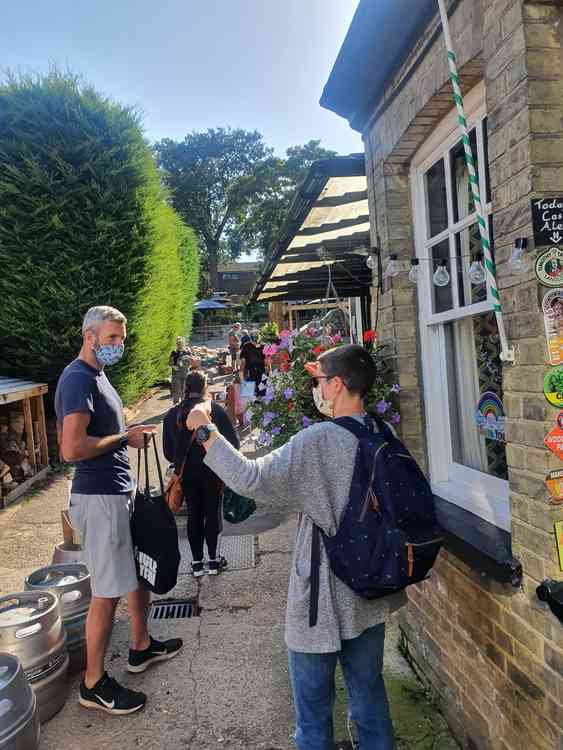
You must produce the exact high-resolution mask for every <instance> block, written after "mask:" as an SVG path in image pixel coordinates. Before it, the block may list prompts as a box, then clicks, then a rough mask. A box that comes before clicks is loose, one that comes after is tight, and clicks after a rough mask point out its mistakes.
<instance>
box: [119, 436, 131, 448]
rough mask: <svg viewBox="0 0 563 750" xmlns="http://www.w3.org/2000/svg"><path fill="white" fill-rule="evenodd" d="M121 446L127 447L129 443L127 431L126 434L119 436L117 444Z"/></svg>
mask: <svg viewBox="0 0 563 750" xmlns="http://www.w3.org/2000/svg"><path fill="white" fill-rule="evenodd" d="M117 445H118V446H119V448H126V447H127V446H128V445H129V435H128V434H127V433H125V435H122V436H121V437H120V438H119V443H118V444H117Z"/></svg>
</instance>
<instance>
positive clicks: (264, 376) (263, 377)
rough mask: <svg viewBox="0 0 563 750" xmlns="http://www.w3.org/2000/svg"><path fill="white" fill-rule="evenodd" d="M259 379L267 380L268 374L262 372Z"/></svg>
mask: <svg viewBox="0 0 563 750" xmlns="http://www.w3.org/2000/svg"><path fill="white" fill-rule="evenodd" d="M260 380H268V376H267V375H266V373H263V374H262V377H261V378H260Z"/></svg>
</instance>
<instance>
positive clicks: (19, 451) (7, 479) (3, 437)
mask: <svg viewBox="0 0 563 750" xmlns="http://www.w3.org/2000/svg"><path fill="white" fill-rule="evenodd" d="M23 432H24V416H23V414H22V412H20V411H10V412H9V414H8V415H7V416H4V415H3V416H0V495H7V494H8V493H9V492H10V491H11V490H13V489H15V487H17V486H18V484H20V483H21V482H24V481H25V480H26V479H28V478H29V477H30V476H32V475H33V468H32V466H31V463H30V461H29V455H28V451H27V447H26V443H25V440H24V439H23Z"/></svg>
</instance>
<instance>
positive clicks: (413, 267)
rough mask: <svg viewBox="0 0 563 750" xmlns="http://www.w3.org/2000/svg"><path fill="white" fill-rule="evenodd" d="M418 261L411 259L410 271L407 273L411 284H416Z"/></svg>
mask: <svg viewBox="0 0 563 750" xmlns="http://www.w3.org/2000/svg"><path fill="white" fill-rule="evenodd" d="M419 265H420V261H419V259H418V258H411V270H410V271H409V281H411V282H412V283H413V284H418V267H419Z"/></svg>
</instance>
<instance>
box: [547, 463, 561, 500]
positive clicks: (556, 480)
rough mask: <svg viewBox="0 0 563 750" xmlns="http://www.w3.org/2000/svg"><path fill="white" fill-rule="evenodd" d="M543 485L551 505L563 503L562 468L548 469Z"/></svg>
mask: <svg viewBox="0 0 563 750" xmlns="http://www.w3.org/2000/svg"><path fill="white" fill-rule="evenodd" d="M545 485H546V487H547V491H548V492H549V494H550V499H549V502H550V503H551V505H559V504H561V503H563V469H557V470H556V471H550V472H549V474H548V475H547V476H546V478H545Z"/></svg>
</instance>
